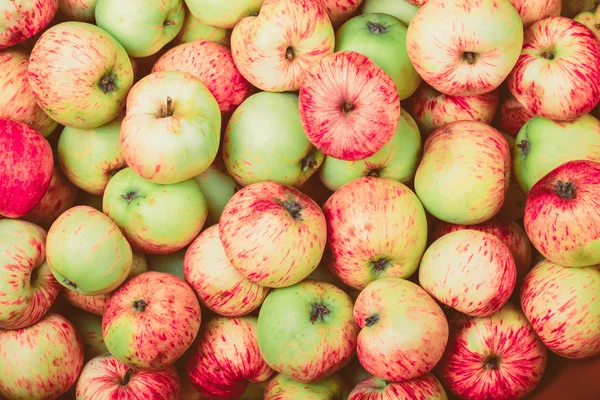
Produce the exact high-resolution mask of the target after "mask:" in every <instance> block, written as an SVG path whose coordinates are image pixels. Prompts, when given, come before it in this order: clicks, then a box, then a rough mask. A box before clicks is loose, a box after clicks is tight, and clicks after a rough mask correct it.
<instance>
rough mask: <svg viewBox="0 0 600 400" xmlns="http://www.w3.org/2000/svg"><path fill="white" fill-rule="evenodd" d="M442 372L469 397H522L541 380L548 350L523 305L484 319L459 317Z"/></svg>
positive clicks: (510, 306) (457, 390) (500, 399)
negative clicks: (523, 310) (522, 308)
mask: <svg viewBox="0 0 600 400" xmlns="http://www.w3.org/2000/svg"><path fill="white" fill-rule="evenodd" d="M450 325H451V331H452V333H451V335H450V340H449V342H448V347H447V348H446V352H445V354H444V357H443V358H442V360H441V361H440V365H439V371H440V377H441V378H442V381H443V382H444V384H445V385H446V387H447V388H448V389H450V390H451V391H452V392H454V393H456V394H457V395H458V396H460V398H462V399H465V400H474V399H489V400H503V399H522V398H524V397H525V396H526V395H527V394H529V393H530V392H531V391H532V390H533V389H534V388H535V387H536V386H537V384H538V383H539V382H540V380H541V379H542V375H543V374H544V370H545V368H546V358H547V354H546V353H547V351H546V348H545V347H544V345H543V343H542V342H541V341H540V339H539V338H538V337H537V335H536V334H535V331H534V330H533V328H532V326H531V324H530V323H529V321H527V318H525V315H523V312H522V311H521V310H520V309H519V307H518V306H515V305H513V304H510V303H509V304H506V305H505V306H504V307H502V308H501V309H500V310H498V311H497V312H496V313H494V314H492V315H490V316H488V317H483V318H473V317H467V316H464V315H456V316H455V318H454V319H453V320H451V324H450Z"/></svg>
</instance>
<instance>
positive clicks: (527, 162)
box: [513, 114, 600, 193]
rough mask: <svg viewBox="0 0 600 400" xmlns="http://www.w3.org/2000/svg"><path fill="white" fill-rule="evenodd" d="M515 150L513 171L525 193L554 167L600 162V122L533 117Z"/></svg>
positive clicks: (584, 118)
mask: <svg viewBox="0 0 600 400" xmlns="http://www.w3.org/2000/svg"><path fill="white" fill-rule="evenodd" d="M515 142H516V146H515V147H514V148H513V171H514V173H515V178H516V179H517V181H518V182H519V184H520V185H521V188H522V189H523V191H524V192H525V193H527V192H529V190H530V189H531V188H532V187H533V185H534V184H535V183H536V182H537V181H539V180H540V179H541V178H542V177H544V176H545V175H546V174H547V173H548V172H550V171H552V170H553V169H554V168H556V167H558V166H560V165H561V164H564V163H565V162H567V161H573V160H590V161H595V162H600V121H599V120H598V119H596V117H594V116H593V115H591V114H585V115H583V116H581V117H579V118H577V119H575V120H573V121H555V120H551V119H546V118H542V117H533V118H531V119H530V120H529V121H527V123H526V124H525V125H524V126H523V128H521V131H520V132H519V134H518V135H517V138H516V140H515Z"/></svg>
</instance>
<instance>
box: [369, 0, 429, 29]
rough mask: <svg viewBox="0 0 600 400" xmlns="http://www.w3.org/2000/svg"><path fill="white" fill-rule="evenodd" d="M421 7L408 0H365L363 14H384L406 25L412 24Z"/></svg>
mask: <svg viewBox="0 0 600 400" xmlns="http://www.w3.org/2000/svg"><path fill="white" fill-rule="evenodd" d="M417 11H419V7H418V6H415V5H412V4H410V3H409V2H408V1H406V0H365V1H364V2H363V8H362V12H363V14H372V13H382V14H389V15H393V16H394V17H396V18H398V19H399V20H400V21H402V22H404V23H405V24H406V25H408V24H410V21H411V20H412V19H413V17H414V16H415V14H416V13H417Z"/></svg>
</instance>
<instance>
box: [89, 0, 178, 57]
mask: <svg viewBox="0 0 600 400" xmlns="http://www.w3.org/2000/svg"><path fill="white" fill-rule="evenodd" d="M95 16H96V25H98V26H99V27H100V28H102V29H104V30H105V31H107V32H108V33H110V34H111V35H112V36H113V37H114V38H115V39H117V40H118V41H119V43H121V44H122V45H123V47H124V48H125V50H126V51H127V54H129V55H130V56H132V57H147V56H151V55H152V54H155V53H156V52H157V51H159V50H160V49H161V48H162V47H163V46H164V45H166V44H167V43H169V42H170V41H171V40H173V39H174V38H175V36H177V34H178V33H179V31H180V30H181V27H182V26H183V19H184V17H185V11H184V8H183V0H127V1H125V2H124V1H123V0H98V2H97V3H96V12H95Z"/></svg>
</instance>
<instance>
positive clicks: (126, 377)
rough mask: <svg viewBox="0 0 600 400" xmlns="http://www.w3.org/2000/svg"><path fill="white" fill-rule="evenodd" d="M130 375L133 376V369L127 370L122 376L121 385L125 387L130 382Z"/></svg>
mask: <svg viewBox="0 0 600 400" xmlns="http://www.w3.org/2000/svg"><path fill="white" fill-rule="evenodd" d="M131 375H133V369H131V368H127V370H126V371H125V374H123V378H122V379H121V385H123V386H125V385H127V384H128V383H129V381H131Z"/></svg>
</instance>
